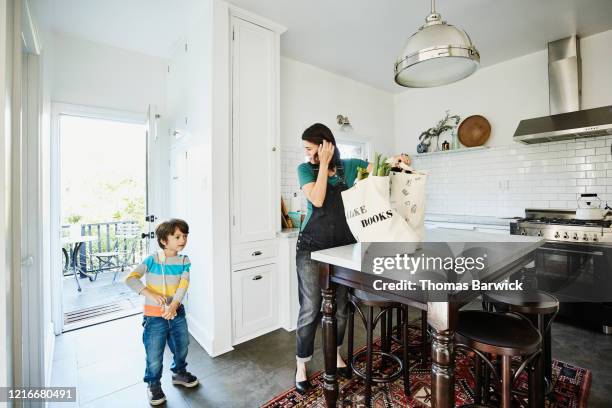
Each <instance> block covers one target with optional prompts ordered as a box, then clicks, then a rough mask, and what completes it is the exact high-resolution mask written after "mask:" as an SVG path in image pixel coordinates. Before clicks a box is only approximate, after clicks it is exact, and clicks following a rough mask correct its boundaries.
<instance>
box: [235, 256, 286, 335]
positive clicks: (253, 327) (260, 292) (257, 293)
mask: <svg viewBox="0 0 612 408" xmlns="http://www.w3.org/2000/svg"><path fill="white" fill-rule="evenodd" d="M277 294H278V277H277V271H276V264H269V265H261V266H255V267H252V268H248V269H243V270H237V271H234V272H233V273H232V296H233V299H234V302H233V307H234V344H238V343H241V342H243V341H246V340H249V339H252V338H254V337H257V336H259V335H261V334H264V333H267V332H268V331H269V329H270V328H271V327H274V328H276V327H277V325H278V301H277Z"/></svg>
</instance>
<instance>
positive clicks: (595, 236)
mask: <svg viewBox="0 0 612 408" xmlns="http://www.w3.org/2000/svg"><path fill="white" fill-rule="evenodd" d="M597 240H598V238H597V234H595V235H593V241H595V242H597Z"/></svg>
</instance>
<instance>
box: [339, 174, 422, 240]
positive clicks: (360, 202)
mask: <svg viewBox="0 0 612 408" xmlns="http://www.w3.org/2000/svg"><path fill="white" fill-rule="evenodd" d="M389 181H390V178H389V177H382V176H381V177H378V176H369V177H368V178H366V179H364V180H359V181H357V182H356V183H355V185H354V186H353V187H351V188H350V189H348V190H345V191H343V192H342V202H343V204H344V211H345V214H346V221H347V223H348V226H349V228H350V230H351V232H352V233H353V236H354V237H355V239H356V240H357V241H359V242H417V241H419V235H418V234H417V233H416V232H415V231H414V230H413V229H412V228H411V227H410V225H409V224H408V222H406V220H405V219H404V218H403V217H402V216H401V215H400V214H399V213H398V212H397V211H396V209H394V208H393V207H392V205H391V203H390V201H389V188H390V186H389Z"/></svg>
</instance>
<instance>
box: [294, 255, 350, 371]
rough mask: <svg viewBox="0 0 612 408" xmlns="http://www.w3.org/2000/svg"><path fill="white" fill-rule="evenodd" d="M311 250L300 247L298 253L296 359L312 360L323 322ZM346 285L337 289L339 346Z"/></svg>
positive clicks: (317, 269)
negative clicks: (298, 304) (317, 333)
mask: <svg viewBox="0 0 612 408" xmlns="http://www.w3.org/2000/svg"><path fill="white" fill-rule="evenodd" d="M310 254H311V251H309V250H304V249H299V248H298V250H297V252H296V257H295V258H296V265H297V275H298V293H299V300H300V313H299V316H298V321H297V329H296V331H295V333H296V335H297V356H296V357H297V360H298V361H300V362H307V361H310V359H311V358H312V353H313V352H314V340H315V334H316V332H317V327H318V326H320V325H321V317H322V313H321V304H322V300H323V297H322V295H321V286H320V285H319V264H318V262H317V261H313V260H312V259H310ZM347 293H348V292H347V289H346V287H345V286H342V285H338V288H337V290H336V319H337V328H338V336H337V339H336V341H337V345H338V347H339V346H341V345H342V341H343V340H344V329H345V327H346V319H347V314H348V313H347V312H348V294H347Z"/></svg>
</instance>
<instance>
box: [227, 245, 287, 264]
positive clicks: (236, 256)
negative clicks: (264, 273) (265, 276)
mask: <svg viewBox="0 0 612 408" xmlns="http://www.w3.org/2000/svg"><path fill="white" fill-rule="evenodd" d="M277 255H278V241H277V240H275V239H272V240H267V241H256V242H247V243H245V244H236V245H234V246H233V247H232V264H233V265H235V264H240V263H244V262H253V261H259V260H260V259H269V258H275V257H276V256H277Z"/></svg>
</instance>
